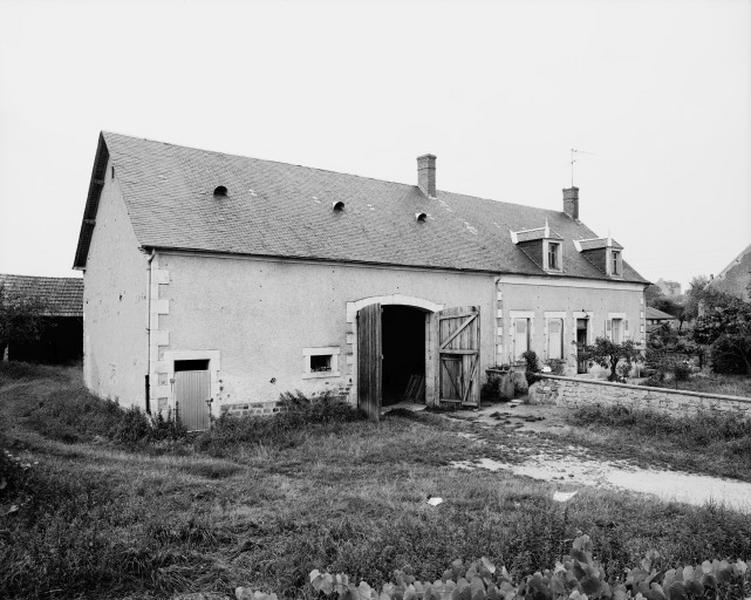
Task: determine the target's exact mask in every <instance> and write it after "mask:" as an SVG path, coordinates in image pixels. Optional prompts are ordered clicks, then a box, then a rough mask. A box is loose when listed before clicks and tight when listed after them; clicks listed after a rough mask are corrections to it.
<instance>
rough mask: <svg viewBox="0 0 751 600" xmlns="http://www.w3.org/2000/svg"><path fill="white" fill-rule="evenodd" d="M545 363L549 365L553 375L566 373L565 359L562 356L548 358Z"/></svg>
mask: <svg viewBox="0 0 751 600" xmlns="http://www.w3.org/2000/svg"><path fill="white" fill-rule="evenodd" d="M545 364H546V365H547V366H548V367H550V372H551V373H552V374H553V375H564V374H565V373H566V361H565V360H563V359H562V358H549V359H548V360H546V361H545Z"/></svg>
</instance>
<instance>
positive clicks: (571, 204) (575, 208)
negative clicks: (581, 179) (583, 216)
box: [563, 187, 579, 219]
mask: <svg viewBox="0 0 751 600" xmlns="http://www.w3.org/2000/svg"><path fill="white" fill-rule="evenodd" d="M563 212H565V213H566V214H567V215H568V216H569V217H571V218H572V219H578V218H579V188H578V187H570V188H563Z"/></svg>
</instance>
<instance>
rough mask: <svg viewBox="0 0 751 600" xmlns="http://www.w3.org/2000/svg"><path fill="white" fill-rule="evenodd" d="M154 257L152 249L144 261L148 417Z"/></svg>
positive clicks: (154, 252) (149, 412)
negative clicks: (145, 275) (146, 274)
mask: <svg viewBox="0 0 751 600" xmlns="http://www.w3.org/2000/svg"><path fill="white" fill-rule="evenodd" d="M155 256H156V250H154V249H153V248H152V250H151V255H149V257H148V258H147V259H146V270H147V272H148V277H147V279H148V284H147V286H146V377H145V378H144V381H145V386H146V395H145V398H146V414H148V415H150V414H151V381H150V379H151V268H152V265H151V263H152V261H153V260H154V257H155Z"/></svg>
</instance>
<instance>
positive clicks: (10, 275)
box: [0, 273, 83, 281]
mask: <svg viewBox="0 0 751 600" xmlns="http://www.w3.org/2000/svg"><path fill="white" fill-rule="evenodd" d="M3 277H23V278H24V279H73V280H76V281H78V280H80V281H83V277H76V276H75V275H73V276H63V275H22V274H20V273H0V278H3Z"/></svg>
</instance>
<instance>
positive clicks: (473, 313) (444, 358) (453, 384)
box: [436, 306, 480, 406]
mask: <svg viewBox="0 0 751 600" xmlns="http://www.w3.org/2000/svg"><path fill="white" fill-rule="evenodd" d="M436 317H437V318H438V354H439V364H438V369H439V370H438V393H439V400H440V401H441V402H443V403H453V404H460V405H462V406H479V405H480V307H479V306H458V307H454V308H447V309H444V310H442V311H440V312H439V313H437V314H436Z"/></svg>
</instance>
